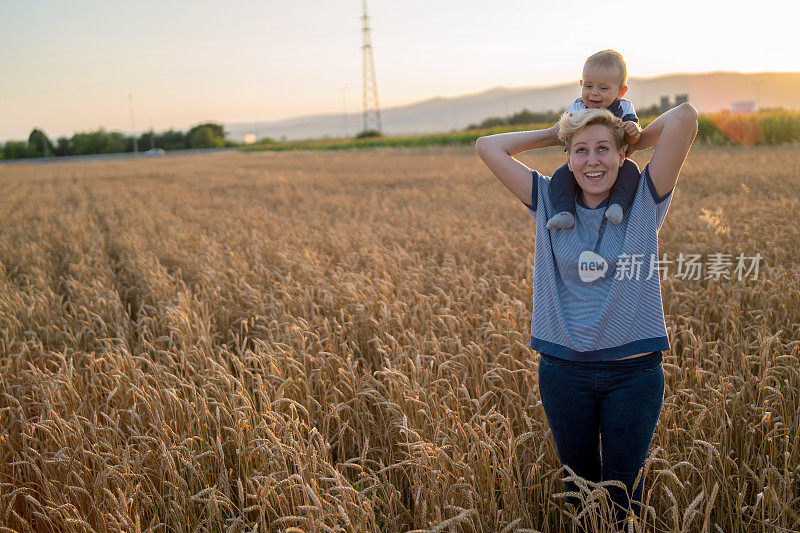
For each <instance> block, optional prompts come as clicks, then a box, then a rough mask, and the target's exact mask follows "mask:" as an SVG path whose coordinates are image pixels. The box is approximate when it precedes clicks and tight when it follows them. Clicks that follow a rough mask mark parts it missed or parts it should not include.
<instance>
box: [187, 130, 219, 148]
mask: <svg viewBox="0 0 800 533" xmlns="http://www.w3.org/2000/svg"><path fill="white" fill-rule="evenodd" d="M223 135H224V133H223ZM223 146H225V139H224V137H223V136H221V135H218V134H217V130H216V129H215V128H213V127H211V125H208V124H203V125H200V126H195V127H194V128H192V129H191V130H189V147H190V148H222V147H223Z"/></svg>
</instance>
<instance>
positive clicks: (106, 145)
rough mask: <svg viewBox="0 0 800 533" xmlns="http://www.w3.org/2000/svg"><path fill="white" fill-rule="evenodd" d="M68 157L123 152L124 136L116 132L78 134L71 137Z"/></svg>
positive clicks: (100, 131)
mask: <svg viewBox="0 0 800 533" xmlns="http://www.w3.org/2000/svg"><path fill="white" fill-rule="evenodd" d="M70 144H71V145H72V150H71V154H70V155H86V154H114V153H119V152H124V151H125V136H124V135H123V134H122V133H120V132H118V131H106V130H105V129H103V128H100V129H99V130H97V131H90V132H80V133H76V134H75V135H73V136H72V139H71V141H70Z"/></svg>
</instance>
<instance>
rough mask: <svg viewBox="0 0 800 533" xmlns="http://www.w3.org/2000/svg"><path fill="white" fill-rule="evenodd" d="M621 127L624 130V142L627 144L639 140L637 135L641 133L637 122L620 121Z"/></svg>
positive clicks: (639, 135)
mask: <svg viewBox="0 0 800 533" xmlns="http://www.w3.org/2000/svg"><path fill="white" fill-rule="evenodd" d="M622 129H624V130H625V144H627V145H628V146H630V145H632V144H636V143H637V142H639V137H641V135H642V130H641V128H639V124H638V123H636V122H633V121H632V120H628V121H625V122H623V123H622Z"/></svg>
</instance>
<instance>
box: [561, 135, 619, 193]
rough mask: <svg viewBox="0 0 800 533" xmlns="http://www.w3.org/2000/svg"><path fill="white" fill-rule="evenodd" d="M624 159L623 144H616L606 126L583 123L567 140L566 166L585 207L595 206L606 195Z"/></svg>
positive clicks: (615, 179)
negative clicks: (580, 190)
mask: <svg viewBox="0 0 800 533" xmlns="http://www.w3.org/2000/svg"><path fill="white" fill-rule="evenodd" d="M624 162H625V147H624V146H622V147H620V148H617V144H616V142H615V141H614V136H613V134H612V133H611V129H610V128H609V127H608V126H605V125H603V124H592V125H589V126H586V127H585V128H584V129H583V130H581V131H579V132H578V133H576V134H575V135H573V136H572V139H571V140H570V148H569V155H568V159H567V166H569V169H570V170H571V171H572V173H573V174H574V175H575V180H576V181H577V182H578V185H579V186H580V188H581V189H582V190H583V200H584V202H585V203H586V205H587V206H589V207H592V208H594V207H597V205H598V204H599V203H600V202H602V201H603V200H604V199H606V198H608V196H609V195H610V191H611V187H612V186H613V185H614V183H615V182H616V181H617V174H618V172H619V167H621V166H622V164H623V163H624Z"/></svg>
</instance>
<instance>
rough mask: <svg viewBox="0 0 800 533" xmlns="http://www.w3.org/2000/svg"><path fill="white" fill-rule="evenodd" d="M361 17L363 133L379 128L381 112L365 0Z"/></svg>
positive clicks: (379, 129) (380, 128) (364, 0)
mask: <svg viewBox="0 0 800 533" xmlns="http://www.w3.org/2000/svg"><path fill="white" fill-rule="evenodd" d="M362 5H363V8H364V9H363V15H362V16H361V63H362V73H363V76H362V84H361V86H362V89H363V92H362V101H363V104H364V112H363V116H362V125H363V131H368V130H377V131H378V132H380V131H381V130H382V127H381V110H380V106H379V105H378V82H377V80H376V78H375V57H374V56H373V55H372V38H371V37H370V27H369V16H368V15H367V0H362Z"/></svg>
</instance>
